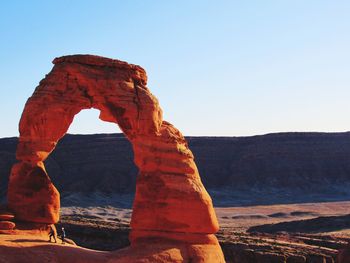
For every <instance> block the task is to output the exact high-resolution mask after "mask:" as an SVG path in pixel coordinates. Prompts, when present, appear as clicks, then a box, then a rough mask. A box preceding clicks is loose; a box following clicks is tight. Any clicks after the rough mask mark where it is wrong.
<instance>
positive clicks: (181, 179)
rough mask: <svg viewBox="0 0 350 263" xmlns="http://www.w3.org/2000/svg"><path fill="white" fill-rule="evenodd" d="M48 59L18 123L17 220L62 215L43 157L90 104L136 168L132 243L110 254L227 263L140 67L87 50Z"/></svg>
mask: <svg viewBox="0 0 350 263" xmlns="http://www.w3.org/2000/svg"><path fill="white" fill-rule="evenodd" d="M53 63H54V64H55V66H54V67H53V69H52V71H51V72H50V73H49V74H48V75H46V77H45V78H44V79H43V80H42V81H41V82H40V84H39V86H38V87H37V88H36V89H35V91H34V93H33V95H32V96H31V97H30V98H29V99H28V101H27V103H26V105H25V108H24V111H23V113H22V117H21V120H20V124H19V131H20V137H19V142H18V146H17V153H16V158H17V160H18V161H19V162H18V163H16V164H15V165H14V166H13V167H12V171H11V176H10V179H9V186H8V206H9V208H10V210H11V211H13V212H14V214H15V216H16V219H18V220H22V221H28V222H35V223H43V224H52V223H56V222H57V221H58V220H59V210H60V194H59V192H58V191H57V189H56V188H55V186H54V185H53V184H52V182H51V180H50V178H49V176H48V174H47V172H46V169H45V165H44V161H45V160H46V159H47V157H48V156H49V154H50V153H51V152H52V151H53V150H54V149H55V146H56V144H57V142H58V141H59V140H60V139H61V138H62V137H63V136H64V135H65V133H66V132H67V130H68V128H69V126H70V124H71V123H72V121H73V118H74V116H75V115H76V114H77V113H79V112H80V111H81V110H83V109H90V108H95V109H98V110H100V112H101V113H100V116H99V118H100V119H101V120H103V121H108V122H112V123H116V124H118V125H119V127H120V129H121V130H122V131H123V132H124V134H125V135H126V137H127V138H128V140H129V141H130V142H131V144H132V147H133V151H134V162H135V164H136V165H137V167H138V169H139V174H138V178H137V182H136V194H135V200H134V204H133V214H132V218H131V228H132V231H131V234H130V241H131V247H130V248H128V249H127V250H124V251H123V252H122V253H119V254H118V253H114V254H113V255H114V258H115V260H120V262H133V261H137V260H142V259H145V260H148V261H147V262H169V261H174V262H175V261H176V260H179V259H181V260H182V261H183V262H224V259H223V254H222V251H221V249H220V246H219V244H218V241H217V239H216V237H215V235H214V233H216V232H217V231H218V228H219V226H218V222H217V218H216V215H215V212H214V209H213V205H212V200H211V198H210V196H209V195H208V193H207V191H206V190H205V188H204V186H203V185H202V182H201V180H200V177H199V173H198V170H197V167H196V164H195V162H194V160H193V154H192V152H191V151H190V150H189V148H188V145H187V142H186V140H185V138H184V137H183V135H182V134H181V133H180V132H179V131H178V130H177V129H176V128H175V127H174V126H173V125H171V124H170V123H168V122H166V121H164V120H163V117H162V110H161V108H160V106H159V103H158V100H157V98H156V97H154V96H153V95H152V94H151V92H150V91H149V89H148V88H147V86H146V85H147V76H146V72H145V70H144V69H142V68H141V67H139V66H136V65H132V64H128V63H126V62H122V61H119V60H114V59H108V58H103V57H98V56H92V55H73V56H64V57H60V58H56V59H55V60H54V61H53ZM96 176H98V175H96ZM9 227H10V226H9ZM164 247H167V249H164ZM157 248H159V249H157Z"/></svg>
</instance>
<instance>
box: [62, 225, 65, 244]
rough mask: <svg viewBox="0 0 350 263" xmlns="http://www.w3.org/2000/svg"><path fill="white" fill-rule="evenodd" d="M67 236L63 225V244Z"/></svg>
mask: <svg viewBox="0 0 350 263" xmlns="http://www.w3.org/2000/svg"><path fill="white" fill-rule="evenodd" d="M65 238H66V232H65V231H64V227H62V233H61V239H62V244H64V243H65Z"/></svg>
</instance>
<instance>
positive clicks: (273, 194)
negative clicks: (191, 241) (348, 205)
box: [0, 133, 350, 207]
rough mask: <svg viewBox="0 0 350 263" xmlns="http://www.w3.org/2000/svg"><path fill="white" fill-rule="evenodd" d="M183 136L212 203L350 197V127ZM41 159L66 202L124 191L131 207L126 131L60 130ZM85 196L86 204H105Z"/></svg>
mask: <svg viewBox="0 0 350 263" xmlns="http://www.w3.org/2000/svg"><path fill="white" fill-rule="evenodd" d="M186 140H187V141H188V144H189V147H190V149H191V151H192V152H193V153H194V156H195V160H196V164H197V166H198V169H199V172H200V175H201V179H202V181H203V184H204V185H205V187H206V188H207V189H209V191H210V192H211V196H212V198H213V201H214V204H216V205H217V206H222V205H224V206H234V205H240V204H255V205H256V204H271V203H272V204H274V203H288V202H317V201H328V200H349V197H350V190H349V189H350V187H349V185H350V133H281V134H268V135H262V136H252V137H230V138H229V137H226V138H225V137H187V138H186ZM16 145H17V139H16V138H3V139H0V194H1V196H0V197H2V198H3V197H4V196H5V192H6V186H7V179H8V176H9V174H10V169H11V166H12V165H13V164H14V162H15V150H16ZM45 166H46V170H47V171H48V173H49V175H50V178H51V179H52V180H53V182H54V183H55V186H56V187H57V188H58V189H59V191H60V193H61V200H63V201H62V202H64V203H65V205H79V204H78V203H74V202H73V201H74V199H73V198H72V195H71V194H72V193H81V195H80V197H84V196H87V195H89V194H91V193H94V192H101V193H102V194H112V193H115V194H118V195H119V194H127V195H128V199H127V201H126V203H127V207H131V203H132V198H133V193H134V192H135V184H136V175H137V172H138V169H137V167H136V166H135V164H134V162H133V152H132V146H131V144H130V142H129V141H128V140H127V138H125V136H124V135H123V134H97V135H65V136H64V138H62V139H61V140H60V141H59V143H58V144H57V147H56V148H55V150H54V151H53V152H52V153H51V154H50V156H49V157H48V158H47V159H46V161H45ZM96 174H98V176H96ZM73 196H74V195H73ZM257 196H258V198H257ZM90 199H91V198H87V201H88V204H89V205H103V204H102V203H101V202H100V203H99V200H97V199H96V203H93V201H94V199H91V200H90ZM80 200H81V198H80ZM108 200H109V201H108V202H109V204H110V202H111V199H108ZM113 200H114V199H113ZM119 200H120V198H118V199H117V201H118V203H119ZM80 205H82V204H81V203H80Z"/></svg>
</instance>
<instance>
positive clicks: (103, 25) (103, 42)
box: [0, 0, 350, 137]
mask: <svg viewBox="0 0 350 263" xmlns="http://www.w3.org/2000/svg"><path fill="white" fill-rule="evenodd" d="M349 14H350V1H329V0H327V1H324V0H314V1H313V0H308V1H305V0H290V1H279V0H275V1H268V0H265V1H260V0H256V1H243V0H242V1H220V0H219V1H211V0H210V1H209V0H208V1H205V0H200V1H163V0H159V1H151V0H150V1H141V0H140V1H117V0H115V1H103V0H101V1H87V0H82V1H78V0H75V1H62V0H60V1H43V0H42V1H19V0H18V1H13V0H11V1H1V3H0V33H1V41H0V72H1V78H0V89H1V90H0V92H1V103H0V118H1V119H0V123H1V128H0V137H9V136H17V135H18V121H19V118H20V115H21V113H22V110H23V107H24V104H25V102H26V100H27V98H28V97H29V96H30V95H31V94H32V92H33V91H34V88H35V87H36V86H37V85H38V83H39V81H40V80H41V79H42V78H43V77H44V76H45V74H46V73H48V72H49V71H50V69H51V67H52V64H51V61H52V59H53V58H54V57H57V56H62V55H67V54H77V53H85V54H87V53H89V54H96V55H101V56H106V57H111V58H117V59H121V60H125V61H128V62H130V63H134V64H139V65H141V66H142V67H144V68H145V69H146V70H147V72H148V76H149V83H148V86H149V88H150V90H151V91H152V93H153V94H154V95H156V96H157V97H158V98H159V100H160V104H161V106H162V108H163V111H164V117H165V119H166V120H168V121H169V122H171V123H173V124H174V125H175V126H176V127H177V128H179V129H180V131H182V132H183V133H184V134H185V135H229V136H230V135H232V136H236V135H253V134H264V133H269V132H286V131H347V130H350V121H349V119H350V33H349V32H350V15H349ZM97 116H98V113H97V111H94V110H90V111H84V112H81V113H80V114H78V115H77V117H76V119H75V121H74V123H73V125H72V127H71V128H70V130H69V132H71V133H102V132H115V131H119V130H118V129H117V128H116V126H115V125H113V124H108V123H104V122H102V121H100V120H98V118H97Z"/></svg>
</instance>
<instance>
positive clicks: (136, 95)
mask: <svg viewBox="0 0 350 263" xmlns="http://www.w3.org/2000/svg"><path fill="white" fill-rule="evenodd" d="M133 83H134V90H135V97H134V100H133V102H134V103H135V105H136V108H137V129H139V124H140V112H141V100H140V96H139V85H138V83H137V81H136V80H135V79H133Z"/></svg>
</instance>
